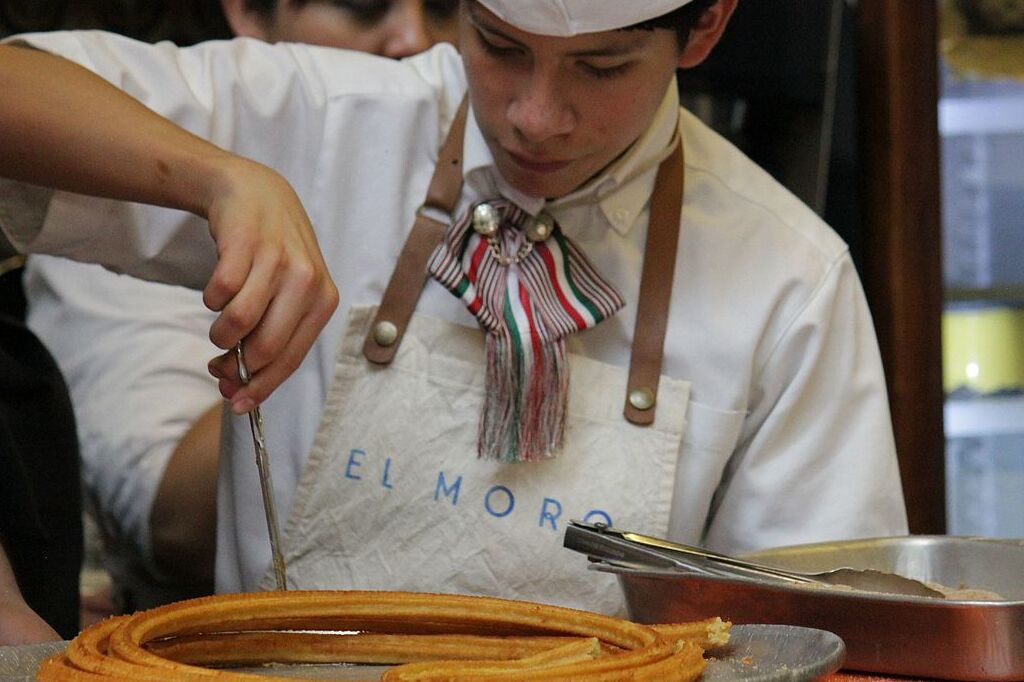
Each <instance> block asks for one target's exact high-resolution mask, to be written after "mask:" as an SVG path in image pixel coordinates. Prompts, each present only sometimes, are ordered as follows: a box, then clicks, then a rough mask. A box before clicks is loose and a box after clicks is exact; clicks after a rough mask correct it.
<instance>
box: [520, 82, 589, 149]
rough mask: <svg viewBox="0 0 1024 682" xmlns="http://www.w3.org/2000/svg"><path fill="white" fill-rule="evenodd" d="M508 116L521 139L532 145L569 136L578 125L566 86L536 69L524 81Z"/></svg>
mask: <svg viewBox="0 0 1024 682" xmlns="http://www.w3.org/2000/svg"><path fill="white" fill-rule="evenodd" d="M507 116H508V121H509V123H510V124H512V126H513V127H514V128H515V130H516V132H517V133H518V134H519V136H520V137H521V138H522V139H523V140H524V141H526V142H530V143H536V142H544V141H545V140H548V139H551V138H554V137H558V136H560V135H566V134H568V133H570V132H572V130H573V128H574V127H575V125H576V113H575V111H574V110H573V107H572V106H571V104H570V102H569V101H568V100H567V99H566V95H565V89H564V86H560V85H559V83H558V82H557V81H556V79H555V78H553V77H551V76H549V75H547V74H545V73H541V72H539V71H538V70H537V69H535V70H534V72H533V73H531V74H529V75H528V76H527V77H526V78H524V79H523V81H521V86H520V88H519V90H518V91H517V92H516V94H515V96H514V97H513V99H512V102H511V103H510V104H509V106H508V112H507Z"/></svg>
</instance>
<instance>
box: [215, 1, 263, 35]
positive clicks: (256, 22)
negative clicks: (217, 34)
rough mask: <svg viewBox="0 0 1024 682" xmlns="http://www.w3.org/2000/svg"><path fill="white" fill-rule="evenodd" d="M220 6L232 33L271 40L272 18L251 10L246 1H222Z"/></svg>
mask: <svg viewBox="0 0 1024 682" xmlns="http://www.w3.org/2000/svg"><path fill="white" fill-rule="evenodd" d="M220 6H221V9H222V10H224V18H225V19H227V22H228V26H230V27H231V32H232V33H234V34H235V35H236V36H244V37H247V38H259V39H260V40H268V41H269V40H270V25H269V23H270V21H271V17H266V16H263V14H261V13H260V12H256V11H253V10H250V9H249V8H248V7H246V6H245V0H220Z"/></svg>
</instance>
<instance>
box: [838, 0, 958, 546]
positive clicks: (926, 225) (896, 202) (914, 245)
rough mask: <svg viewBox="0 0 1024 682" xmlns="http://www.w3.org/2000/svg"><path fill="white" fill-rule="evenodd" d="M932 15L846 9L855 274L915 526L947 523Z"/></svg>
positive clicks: (875, 1) (888, 3)
mask: <svg viewBox="0 0 1024 682" xmlns="http://www.w3.org/2000/svg"><path fill="white" fill-rule="evenodd" d="M937 12H938V9H937V7H936V2H935V0H899V1H898V2H894V1H893V0H860V2H859V3H858V11H857V33H858V38H857V47H858V88H857V89H858V110H859V121H860V122H859V132H860V153H861V160H862V166H861V168H862V178H863V188H862V196H863V201H864V218H865V225H864V239H863V243H864V253H865V259H864V269H865V272H864V273H863V275H864V282H865V287H866V289H867V294H868V300H869V303H870V305H871V310H872V313H873V315H874V319H875V326H876V329H877V331H878V340H879V344H880V345H881V349H882V359H883V363H884V364H885V370H886V376H887V381H888V385H889V399H890V403H891V406H892V415H893V425H894V429H895V433H896V448H897V452H898V453H899V458H900V471H901V474H902V477H903V489H904V493H905V495H906V500H907V508H908V514H909V516H910V529H911V532H914V533H943V532H945V528H946V514H945V457H944V449H945V438H944V435H943V426H942V408H943V399H944V397H943V389H942V348H941V319H942V295H943V293H942V266H941V260H940V258H941V243H940V238H941V222H940V221H941V217H940V200H939V178H940V174H939V132H938V53H937V49H938V44H937V30H938V17H937Z"/></svg>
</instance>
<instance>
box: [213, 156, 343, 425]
mask: <svg viewBox="0 0 1024 682" xmlns="http://www.w3.org/2000/svg"><path fill="white" fill-rule="evenodd" d="M225 165H226V167H225V168H224V169H223V172H222V173H221V174H220V176H219V178H220V180H219V181H218V182H217V183H215V186H214V188H213V192H212V197H211V199H210V201H209V204H208V208H207V214H206V217H207V219H208V220H209V223H210V232H211V234H212V235H213V238H214V241H216V243H217V252H218V262H217V266H216V268H215V269H214V272H213V275H212V276H211V277H210V281H209V283H208V284H207V286H206V288H205V290H204V291H203V300H204V302H205V303H206V305H207V306H208V307H209V308H210V309H211V310H215V311H219V312H220V316H219V317H218V318H217V320H216V321H215V322H214V323H213V326H212V327H211V328H210V339H211V340H212V341H213V343H214V344H216V345H217V347H219V348H222V349H225V350H226V351H227V352H226V353H224V354H222V355H220V356H218V357H216V358H214V359H213V360H211V361H210V373H211V374H213V375H214V376H215V377H217V378H218V379H219V380H220V391H221V394H222V395H224V397H225V398H228V399H229V400H230V401H231V409H232V411H233V412H234V413H235V414H243V413H245V412H248V411H250V410H251V409H252V408H253V407H255V406H256V405H258V404H259V403H261V402H262V401H263V400H265V399H266V398H267V396H269V395H270V393H271V392H273V390H274V389H275V388H277V387H278V386H279V385H280V384H281V382H283V381H284V380H285V379H286V378H288V376H289V375H291V373H292V372H294V371H295V370H296V369H297V368H298V366H299V364H300V363H301V362H302V359H303V358H304V357H305V356H306V353H307V352H308V351H309V349H310V348H311V347H312V345H313V342H314V341H315V340H316V337H317V336H318V335H319V333H320V331H321V330H322V329H323V327H324V325H326V324H327V321H328V320H329V319H330V317H331V315H332V314H333V312H334V310H335V308H336V307H337V305H338V290H337V288H336V287H335V286H334V282H333V281H332V280H331V277H330V275H329V274H328V272H327V265H326V264H325V263H324V260H323V256H322V255H321V253H320V248H319V246H318V245H317V242H316V237H315V235H314V233H313V227H312V225H311V224H310V221H309V218H308V216H307V215H306V211H305V209H304V208H303V207H302V204H301V203H300V201H299V198H298V196H297V195H296V194H295V191H294V190H293V189H292V187H291V186H290V185H289V184H288V183H287V182H286V181H285V180H284V178H282V177H281V176H280V175H278V174H277V173H275V172H274V171H272V170H271V169H269V168H267V167H265V166H262V165H260V164H257V163H255V162H252V161H247V160H244V159H239V158H237V157H234V159H232V160H231V161H230V162H228V163H227V164H225ZM243 340H244V345H245V359H246V365H247V366H248V369H249V372H250V375H251V379H250V381H249V382H248V383H247V384H243V383H242V381H241V379H240V377H239V375H238V368H237V366H236V364H235V359H234V352H233V350H232V349H233V348H234V347H235V345H236V344H237V343H238V342H239V341H243Z"/></svg>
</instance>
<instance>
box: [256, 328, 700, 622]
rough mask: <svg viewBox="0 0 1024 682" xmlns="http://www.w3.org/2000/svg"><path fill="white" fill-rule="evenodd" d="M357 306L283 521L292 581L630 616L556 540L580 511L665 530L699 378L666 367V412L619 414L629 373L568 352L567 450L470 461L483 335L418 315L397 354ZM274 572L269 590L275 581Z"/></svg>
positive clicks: (604, 579)
mask: <svg viewBox="0 0 1024 682" xmlns="http://www.w3.org/2000/svg"><path fill="white" fill-rule="evenodd" d="M372 312H373V310H372V309H368V308H354V309H353V312H352V314H351V316H350V319H349V326H348V330H347V332H346V335H345V338H344V340H343V342H342V344H341V348H340V351H339V354H338V360H337V364H336V367H335V376H334V380H333V385H332V386H333V388H332V390H331V392H330V395H329V397H328V399H327V404H326V406H325V409H324V413H323V419H322V422H321V426H320V429H319V432H318V434H317V437H316V440H315V442H314V446H313V450H312V452H311V454H310V457H309V460H308V462H307V464H306V468H305V470H304V473H303V476H302V478H301V481H300V483H299V488H298V491H297V493H296V497H295V502H294V506H293V508H292V512H291V515H290V517H289V519H288V523H287V525H286V527H285V530H284V556H285V562H286V564H287V566H288V582H289V587H294V588H303V589H307V588H308V589H322V588H335V589H337V588H347V589H348V588H350V589H388V590H416V591H433V592H458V593H467V594H486V595H495V596H502V597H508V598H518V599H530V600H535V601H542V602H547V603H554V604H561V605H566V606H574V607H578V608H586V609H590V610H596V611H601V612H604V613H613V614H621V613H622V612H623V604H622V598H621V595H620V591H619V589H618V587H617V586H616V584H615V581H614V578H612V577H611V576H609V575H607V574H603V573H597V572H594V571H588V570H587V560H586V559H585V558H584V557H583V556H582V555H580V554H578V553H576V552H573V551H570V550H567V549H564V548H563V547H562V535H563V531H564V528H565V525H566V523H567V522H568V521H569V520H570V519H582V520H585V521H590V522H604V523H609V524H612V525H615V526H618V527H620V528H628V529H631V530H636V531H639V532H643V533H646V534H650V535H655V536H659V537H664V536H665V535H666V534H667V531H668V520H669V512H670V508H671V503H672V492H673V487H674V482H675V470H676V462H677V458H678V456H679V452H680V446H681V441H682V437H683V434H684V431H685V426H686V421H685V415H686V405H687V400H688V397H689V383H688V382H683V381H678V380H672V379H669V378H667V377H662V379H661V383H660V387H659V391H658V417H657V421H656V422H655V424H654V425H652V426H646V427H643V426H635V425H633V424H630V423H629V422H627V421H626V420H625V419H623V417H622V395H623V393H624V391H625V389H626V374H627V371H626V370H625V369H624V368H621V367H613V366H611V365H606V364H604V363H601V362H597V361H594V360H590V359H588V358H584V357H579V356H572V357H571V360H570V366H571V368H572V370H571V371H572V374H571V380H570V394H569V418H568V425H567V431H566V438H565V447H564V449H563V451H562V452H560V453H559V454H558V456H557V457H556V458H554V459H551V460H546V461H541V462H522V463H513V464H509V463H502V462H492V461H483V460H479V459H477V457H476V440H477V419H478V416H479V414H480V406H481V402H482V396H483V391H484V369H483V368H484V352H483V339H482V332H480V331H479V330H475V329H469V328H466V327H461V326H458V325H454V324H451V323H448V322H444V321H441V320H438V319H435V318H432V317H426V316H422V315H415V316H414V317H413V319H412V321H411V323H410V325H409V328H408V331H406V334H405V338H404V341H403V342H402V345H401V347H400V348H399V350H398V353H397V355H396V357H395V360H394V361H393V362H392V364H391V365H390V366H387V367H381V366H378V365H374V364H372V363H370V362H368V361H367V360H366V358H364V357H363V355H362V353H361V346H362V343H363V339H364V337H365V336H366V333H367V331H368V329H369V324H370V321H371V319H372ZM273 585H274V582H273V575H272V573H268V574H267V575H266V576H265V578H264V580H263V587H265V588H267V589H272V588H273Z"/></svg>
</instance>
